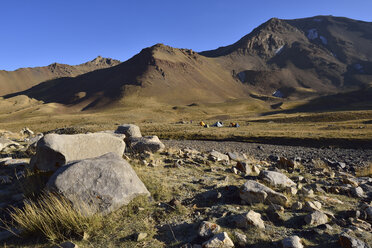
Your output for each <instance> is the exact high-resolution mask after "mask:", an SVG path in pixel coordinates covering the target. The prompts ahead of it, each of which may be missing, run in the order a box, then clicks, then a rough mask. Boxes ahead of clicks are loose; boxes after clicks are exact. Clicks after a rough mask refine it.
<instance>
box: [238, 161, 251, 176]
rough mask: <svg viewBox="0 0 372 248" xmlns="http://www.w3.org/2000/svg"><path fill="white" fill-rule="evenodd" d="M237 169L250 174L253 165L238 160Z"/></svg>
mask: <svg viewBox="0 0 372 248" xmlns="http://www.w3.org/2000/svg"><path fill="white" fill-rule="evenodd" d="M236 169H238V170H239V171H241V172H243V173H244V174H245V175H250V174H251V173H252V170H251V167H250V166H249V164H248V163H246V162H238V163H237V164H236Z"/></svg>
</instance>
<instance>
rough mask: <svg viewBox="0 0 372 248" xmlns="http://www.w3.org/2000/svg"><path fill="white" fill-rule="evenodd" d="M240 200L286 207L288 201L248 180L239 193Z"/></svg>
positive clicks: (283, 196)
mask: <svg viewBox="0 0 372 248" xmlns="http://www.w3.org/2000/svg"><path fill="white" fill-rule="evenodd" d="M239 195H240V198H241V199H242V200H243V201H245V202H247V203H250V204H251V203H260V202H264V203H269V204H271V203H275V204H279V205H282V206H286V205H287V203H288V199H287V197H286V196H285V195H283V194H281V193H278V192H275V191H274V190H272V189H270V188H268V187H266V186H265V185H263V184H261V183H258V182H256V181H253V180H248V181H247V182H246V183H245V184H244V185H243V186H242V187H241V188H240V191H239Z"/></svg>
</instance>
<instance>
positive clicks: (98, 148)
mask: <svg viewBox="0 0 372 248" xmlns="http://www.w3.org/2000/svg"><path fill="white" fill-rule="evenodd" d="M124 150H125V143H124V141H123V140H122V139H121V138H118V137H115V136H113V135H112V134H108V133H91V134H74V135H63V134H62V135H61V134H47V135H45V136H44V137H43V138H42V139H41V140H39V142H38V143H37V147H36V155H35V156H34V157H32V159H31V162H30V165H31V167H32V168H36V169H38V170H41V171H55V170H57V169H58V168H59V167H61V166H63V165H65V164H67V163H69V162H71V161H74V160H81V159H87V158H94V157H97V156H101V155H103V154H106V153H110V152H112V153H114V154H116V155H118V156H122V155H123V153H124Z"/></svg>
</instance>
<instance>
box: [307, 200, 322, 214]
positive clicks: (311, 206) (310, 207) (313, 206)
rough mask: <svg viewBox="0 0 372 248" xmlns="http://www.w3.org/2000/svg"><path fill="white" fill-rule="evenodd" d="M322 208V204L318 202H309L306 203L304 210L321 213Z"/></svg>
mask: <svg viewBox="0 0 372 248" xmlns="http://www.w3.org/2000/svg"><path fill="white" fill-rule="evenodd" d="M321 208H322V204H321V203H320V202H318V201H307V202H305V206H304V208H303V209H304V210H305V211H309V212H313V211H319V210H320V209H321Z"/></svg>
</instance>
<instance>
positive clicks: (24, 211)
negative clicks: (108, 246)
mask: <svg viewBox="0 0 372 248" xmlns="http://www.w3.org/2000/svg"><path fill="white" fill-rule="evenodd" d="M88 211H89V209H88V206H86V209H85V208H84V209H80V210H78V209H75V208H74V207H73V206H72V204H71V202H70V201H69V200H67V199H66V198H64V197H63V196H61V195H57V194H52V193H44V194H43V195H42V196H40V197H39V199H38V200H37V201H25V205H24V207H23V208H13V209H11V210H10V217H11V219H12V222H11V223H10V225H12V226H14V227H15V228H17V229H19V230H22V232H23V234H25V235H40V234H42V235H43V236H44V237H45V238H47V239H49V240H52V241H55V240H64V239H67V238H71V237H76V236H80V235H83V233H84V232H88V233H89V232H90V231H92V230H94V229H97V228H98V227H99V225H100V224H101V223H102V219H103V218H102V216H101V215H100V214H94V215H89V216H88V215H85V214H83V213H87V212H88Z"/></svg>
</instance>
